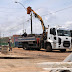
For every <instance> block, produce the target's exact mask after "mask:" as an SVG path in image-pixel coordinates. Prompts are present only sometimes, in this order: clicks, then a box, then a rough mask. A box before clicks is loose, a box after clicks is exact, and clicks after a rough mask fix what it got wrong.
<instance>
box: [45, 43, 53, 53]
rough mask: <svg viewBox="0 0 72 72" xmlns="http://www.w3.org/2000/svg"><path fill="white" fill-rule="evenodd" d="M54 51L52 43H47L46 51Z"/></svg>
mask: <svg viewBox="0 0 72 72" xmlns="http://www.w3.org/2000/svg"><path fill="white" fill-rule="evenodd" d="M51 51H52V47H51V45H50V44H47V45H46V52H51Z"/></svg>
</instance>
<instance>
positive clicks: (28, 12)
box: [27, 7, 45, 32]
mask: <svg viewBox="0 0 72 72" xmlns="http://www.w3.org/2000/svg"><path fill="white" fill-rule="evenodd" d="M31 11H32V12H33V14H34V16H35V17H37V18H38V19H39V20H40V22H41V25H42V29H43V32H45V26H44V22H43V20H42V18H41V16H39V15H38V14H37V13H36V12H35V11H34V10H33V9H31V7H28V8H27V14H30V12H31Z"/></svg>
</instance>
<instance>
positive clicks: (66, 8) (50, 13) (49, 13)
mask: <svg viewBox="0 0 72 72" xmlns="http://www.w3.org/2000/svg"><path fill="white" fill-rule="evenodd" d="M69 8H72V6H69V7H66V8H63V9H60V10H57V11H55V12H53V13H57V12H60V11H63V10H66V9H69ZM53 13H49V14H53ZM49 14H45V15H42V16H46V15H49Z"/></svg>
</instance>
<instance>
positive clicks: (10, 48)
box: [8, 40, 12, 51]
mask: <svg viewBox="0 0 72 72" xmlns="http://www.w3.org/2000/svg"><path fill="white" fill-rule="evenodd" d="M8 44H9V51H12V43H11V42H10V40H9V42H8Z"/></svg>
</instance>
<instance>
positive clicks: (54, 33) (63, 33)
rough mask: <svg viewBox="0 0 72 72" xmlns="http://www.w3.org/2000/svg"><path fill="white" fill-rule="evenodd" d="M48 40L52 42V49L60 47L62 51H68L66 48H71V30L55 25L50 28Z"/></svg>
mask: <svg viewBox="0 0 72 72" xmlns="http://www.w3.org/2000/svg"><path fill="white" fill-rule="evenodd" d="M46 42H47V43H49V44H50V46H51V47H50V48H51V49H58V50H60V51H66V49H70V48H71V34H70V31H69V30H67V29H64V28H55V27H53V28H48V34H47V41H46ZM47 45H48V44H47ZM51 49H50V50H51ZM48 50H49V49H48Z"/></svg>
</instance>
